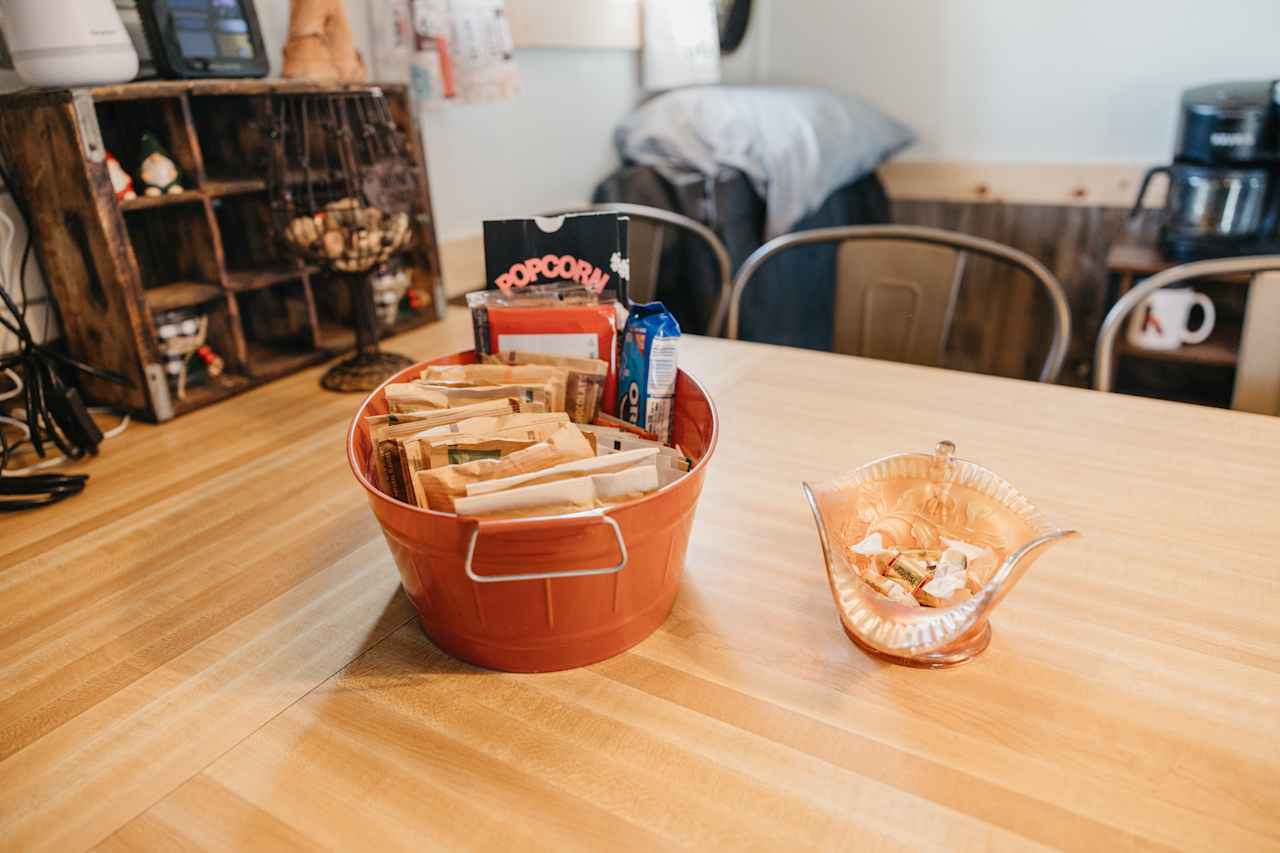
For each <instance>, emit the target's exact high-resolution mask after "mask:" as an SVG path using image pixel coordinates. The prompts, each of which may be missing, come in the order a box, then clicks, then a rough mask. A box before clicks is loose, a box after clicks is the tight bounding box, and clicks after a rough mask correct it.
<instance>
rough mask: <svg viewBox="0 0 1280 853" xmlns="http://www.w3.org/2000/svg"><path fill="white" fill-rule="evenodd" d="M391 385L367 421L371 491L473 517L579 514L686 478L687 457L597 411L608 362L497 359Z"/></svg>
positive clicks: (510, 356) (430, 369)
mask: <svg viewBox="0 0 1280 853" xmlns="http://www.w3.org/2000/svg"><path fill="white" fill-rule="evenodd" d="M486 361H487V363H485V364H470V365H446V366H431V367H428V368H427V369H426V370H424V371H423V372H422V375H421V378H419V379H417V380H415V381H412V382H404V383H397V384H392V385H388V386H387V388H386V400H387V406H388V409H389V412H388V414H386V415H374V416H370V417H369V418H368V421H369V426H370V437H371V439H372V443H373V448H374V451H373V452H374V463H375V464H374V470H375V474H376V477H377V481H378V483H377V484H378V487H379V488H381V489H382V490H383V491H384V492H386V493H387V494H389V495H391V496H392V497H394V498H396V499H398V500H401V501H404V502H405V503H410V504H415V505H417V506H420V507H423V508H428V509H433V510H439V511H441V512H457V513H458V514H460V515H469V516H500V517H519V516H535V515H556V514H562V513H569V512H578V511H581V510H585V509H592V508H595V507H600V506H606V505H608V504H612V503H620V502H622V501H627V500H631V499H632V498H635V497H639V496H640V495H643V494H645V493H647V492H651V491H654V490H655V489H658V488H661V487H662V486H664V485H666V484H667V483H670V482H674V481H675V480H676V479H678V478H679V477H680V476H682V475H683V474H684V473H685V472H687V471H688V470H689V467H690V463H689V460H688V459H687V458H686V457H685V455H684V453H683V452H682V451H680V450H679V449H676V448H671V447H667V446H665V445H663V444H662V443H661V442H659V441H656V440H655V437H654V436H651V435H647V434H644V433H641V432H639V431H637V430H634V429H633V428H630V427H627V426H626V425H624V424H622V423H621V422H616V421H613V420H612V419H608V418H607V416H604V415H601V414H600V411H599V409H600V402H601V399H602V393H601V392H602V391H603V387H604V377H605V375H606V373H607V372H608V365H607V364H606V363H605V362H603V361H599V360H597V359H587V358H574V357H567V356H555V355H539V354H527V355H526V354H522V353H506V352H504V353H498V354H494V355H490V356H487V357H486Z"/></svg>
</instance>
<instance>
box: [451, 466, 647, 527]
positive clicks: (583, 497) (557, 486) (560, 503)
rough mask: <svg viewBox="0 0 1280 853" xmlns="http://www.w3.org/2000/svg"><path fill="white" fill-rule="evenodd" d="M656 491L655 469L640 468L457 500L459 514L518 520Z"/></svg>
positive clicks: (588, 506)
mask: <svg viewBox="0 0 1280 853" xmlns="http://www.w3.org/2000/svg"><path fill="white" fill-rule="evenodd" d="M656 488H658V473H657V469H655V468H654V467H653V466H650V465H639V466H635V467H631V468H628V469H626V470H624V471H618V472H615V473H611V474H592V475H589V476H585V477H574V478H572V479H568V480H560V481H557V482H552V483H542V484H540V485H535V486H523V487H520V488H516V489H507V490H506V491H501V492H493V493H491V494H487V495H476V496H474V497H461V498H458V499H457V500H456V501H455V502H454V505H455V507H456V508H457V512H458V514H459V515H468V516H487V517H502V518H520V517H529V516H539V515H560V514H564V513H570V512H581V511H583V510H589V509H595V508H597V507H601V506H607V505H609V504H614V503H622V502H624V501H628V500H632V499H634V498H637V497H640V496H642V495H644V494H647V493H648V492H652V491H653V490H655V489H656Z"/></svg>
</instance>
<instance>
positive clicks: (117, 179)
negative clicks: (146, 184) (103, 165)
mask: <svg viewBox="0 0 1280 853" xmlns="http://www.w3.org/2000/svg"><path fill="white" fill-rule="evenodd" d="M107 175H108V176H110V178H111V188H112V189H113V190H115V191H116V201H132V200H133V199H135V198H137V197H138V194H137V193H136V192H134V190H133V178H131V177H129V173H128V172H126V171H125V170H124V167H123V166H121V165H120V161H119V160H117V159H116V158H115V155H114V154H112V153H111V152H110V151H108V152H107Z"/></svg>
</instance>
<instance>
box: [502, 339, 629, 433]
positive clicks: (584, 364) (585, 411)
mask: <svg viewBox="0 0 1280 853" xmlns="http://www.w3.org/2000/svg"><path fill="white" fill-rule="evenodd" d="M484 362H485V364H506V365H513V366H515V365H519V366H530V367H533V366H547V367H555V368H559V369H561V370H564V371H565V372H566V378H565V397H564V400H565V405H564V411H566V412H568V413H569V417H571V418H572V419H573V420H574V421H576V422H578V423H590V422H591V421H593V420H595V419H596V418H597V417H599V416H600V406H601V403H603V401H604V385H605V378H606V377H607V376H608V373H609V364H608V362H605V361H602V360H601V359H598V358H580V357H576V356H571V355H557V354H555V353H542V352H524V351H520V350H507V351H505V352H497V353H489V354H487V355H485V356H484Z"/></svg>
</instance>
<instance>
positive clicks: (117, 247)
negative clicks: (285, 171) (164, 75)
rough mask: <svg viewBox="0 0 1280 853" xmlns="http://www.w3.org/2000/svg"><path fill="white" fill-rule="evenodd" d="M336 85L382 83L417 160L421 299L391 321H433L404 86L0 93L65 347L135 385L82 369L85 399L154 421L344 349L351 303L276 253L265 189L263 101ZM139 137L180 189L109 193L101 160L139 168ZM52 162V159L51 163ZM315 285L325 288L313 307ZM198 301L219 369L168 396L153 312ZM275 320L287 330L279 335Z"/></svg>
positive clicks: (424, 194) (420, 160) (181, 84)
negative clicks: (152, 140) (154, 148)
mask: <svg viewBox="0 0 1280 853" xmlns="http://www.w3.org/2000/svg"><path fill="white" fill-rule="evenodd" d="M340 91H341V92H351V91H360V92H368V93H370V94H375V93H377V92H381V93H382V94H383V95H384V96H385V97H386V99H387V106H388V107H389V110H390V113H391V116H392V118H393V120H394V121H395V122H396V125H397V126H398V128H399V130H400V131H401V133H403V134H404V136H405V140H406V143H407V146H406V147H407V149H408V152H409V156H410V159H411V161H412V162H411V165H412V167H413V172H414V176H415V178H416V181H417V187H416V195H417V198H416V202H417V205H418V206H419V207H420V208H421V210H422V212H423V214H424V215H423V216H421V217H419V218H417V219H416V220H415V222H414V226H413V227H414V236H415V240H414V245H413V248H412V249H411V250H410V251H409V252H408V253H407V254H406V255H405V256H404V259H403V260H404V263H405V266H406V269H407V271H408V273H409V276H410V280H411V282H412V285H411V286H412V288H413V290H414V291H416V298H415V299H414V301H413V302H412V303H411V304H413V305H417V306H420V307H419V308H415V309H412V310H411V309H409V308H407V307H405V306H407V305H409V304H410V303H409V302H406V303H404V305H402V307H401V311H402V312H404V311H409V312H410V313H409V316H407V317H401V318H400V319H399V321H398V322H397V323H396V326H395V330H396V331H405V330H407V329H410V328H413V327H415V326H419V325H422V324H423V323H427V322H430V321H433V320H436V319H439V318H440V317H443V316H444V311H445V303H444V291H443V288H442V287H441V285H440V262H439V254H438V251H437V242H436V235H435V229H434V224H433V220H432V213H431V199H430V188H429V184H428V181H427V173H426V162H425V158H424V156H423V151H422V143H421V137H420V135H419V132H418V128H417V126H416V124H415V123H414V121H413V119H412V116H411V113H410V110H409V101H408V97H407V93H406V90H405V87H404V86H401V85H389V86H378V85H371V84H359V85H339V86H325V85H319V84H315V83H304V82H294V81H280V80H166V81H148V82H141V83H128V84H124V85H120V86H103V87H98V88H94V89H79V90H69V89H30V90H23V91H21V92H15V93H13V94H10V95H5V96H3V97H0V151H3V154H4V156H5V158H6V159H7V160H8V161H9V163H10V165H11V168H12V170H13V172H14V173H15V178H14V181H15V185H16V187H15V188H16V189H17V191H19V192H21V193H22V194H23V195H24V196H26V198H27V199H28V201H29V202H30V204H31V207H32V209H33V211H34V212H35V213H34V215H33V217H32V220H33V221H32V232H33V235H34V237H35V242H36V248H37V250H38V251H39V253H40V257H41V260H42V261H43V263H44V267H45V269H48V270H56V271H57V272H58V274H57V275H56V276H50V281H49V287H50V290H51V292H52V293H53V296H54V299H55V300H56V301H57V303H58V307H59V309H60V313H61V315H62V319H63V331H64V336H65V338H66V341H67V344H68V346H69V348H70V349H71V352H72V355H74V356H75V357H76V358H78V359H80V360H81V361H84V362H87V363H89V364H92V365H94V366H97V367H104V368H108V369H110V370H114V371H116V372H117V373H121V374H123V375H125V376H126V377H128V378H129V379H130V380H131V382H130V384H128V385H116V384H113V383H109V382H105V381H103V380H100V379H96V378H93V377H88V378H86V379H85V380H84V390H85V391H86V392H87V393H88V394H89V396H91V397H92V398H93V399H94V400H95V401H97V402H101V403H105V404H109V405H113V406H116V407H118V408H122V409H126V410H129V411H131V412H133V413H135V414H137V415H140V416H142V417H144V418H148V419H151V420H163V419H165V418H167V417H170V416H171V415H173V414H182V413H184V412H189V411H192V410H193V409H198V408H200V407H201V406H205V405H208V404H209V403H212V402H216V401H217V400H221V399H224V398H225V397H227V396H230V395H231V394H235V393H238V392H239V391H243V390H244V389H246V388H250V387H252V386H254V385H256V384H259V383H261V382H265V381H267V380H269V379H274V378H276V377H278V376H283V375H285V374H287V373H290V372H293V371H295V370H298V369H300V368H302V367H305V366H307V365H310V364H314V363H316V362H318V361H321V360H324V359H325V358H328V357H329V356H330V355H332V354H333V353H334V352H336V351H339V350H342V349H347V348H349V347H351V346H352V345H353V344H354V342H355V336H354V334H352V332H351V331H350V329H347V328H344V327H342V326H341V325H340V322H339V321H340V320H341V319H342V318H343V317H345V316H346V315H347V314H349V313H350V312H349V304H348V307H347V309H345V310H344V309H341V308H335V305H341V304H342V302H341V300H338V301H337V302H335V300H334V298H333V295H334V289H335V288H338V289H342V288H345V287H346V285H345V284H343V283H341V282H337V281H335V280H333V279H332V278H331V277H329V276H325V275H322V274H321V273H320V271H319V270H318V269H317V268H316V267H314V266H302V265H300V264H299V263H298V262H297V261H296V260H294V259H293V258H291V257H290V256H289V255H288V254H287V253H286V252H285V250H284V247H283V246H282V245H281V244H280V243H279V241H278V240H277V239H276V237H275V229H274V227H273V225H272V222H271V215H270V204H269V199H268V198H267V196H266V190H267V182H266V178H267V174H266V169H265V164H266V163H267V161H268V145H269V134H268V133H267V128H266V125H265V118H266V116H267V115H268V114H269V112H270V111H269V109H268V108H269V99H270V98H271V97H272V96H273V95H277V94H293V93H297V94H301V93H326V92H340ZM147 131H150V132H152V133H154V134H155V135H156V136H157V137H158V139H159V140H160V142H161V144H162V145H163V146H164V147H165V148H166V149H167V150H168V151H169V153H170V154H171V155H172V156H173V158H174V160H175V161H176V162H177V164H178V166H179V167H180V168H181V169H182V172H183V173H184V175H185V176H186V177H185V179H184V185H185V186H188V189H187V190H186V191H185V192H182V193H180V194H172V195H160V196H145V195H140V196H139V197H138V198H137V199H133V200H130V201H126V202H117V201H116V200H115V194H114V191H113V190H112V188H111V181H110V177H109V175H108V172H107V165H106V161H105V154H106V153H107V152H110V153H112V154H113V155H114V156H115V157H116V158H117V159H118V160H119V161H120V163H121V165H123V166H124V168H125V169H126V170H127V171H129V172H130V173H131V174H132V173H134V172H135V171H136V169H137V164H138V160H139V158H140V156H141V154H142V153H143V152H142V146H141V144H140V140H141V137H142V134H143V133H144V132H147ZM51 162H52V163H56V164H57V166H58V167H57V168H56V169H50V168H48V164H49V163H51ZM135 177H136V175H135ZM290 179H291V180H296V181H301V180H303V175H302V173H301V172H297V173H295V174H292V175H290ZM316 288H321V289H323V290H324V291H325V293H326V294H327V295H328V296H329V297H330V298H329V300H328V301H327V302H326V303H325V306H324V307H325V310H326V312H327V313H325V314H323V315H322V314H321V312H320V311H318V310H317V303H318V301H319V300H318V299H317V296H316ZM348 301H349V300H348ZM195 306H202V312H203V313H205V315H206V316H207V317H208V318H209V323H208V344H209V346H210V348H211V349H213V351H214V352H216V353H217V354H218V355H219V356H221V357H222V358H223V360H224V361H225V370H224V372H223V374H222V375H221V376H218V377H216V378H210V379H208V380H207V381H205V382H203V383H202V384H197V385H189V386H188V387H187V388H186V389H185V394H184V396H183V397H182V398H178V397H177V395H176V393H174V391H173V389H172V388H171V387H170V386H169V384H168V382H167V380H166V379H165V376H166V373H165V371H164V369H163V362H164V360H163V356H162V354H161V353H160V351H159V344H158V341H157V337H156V327H155V319H154V317H153V314H154V313H155V312H158V311H165V310H171V309H173V308H183V307H195ZM281 306H283V308H282V307H281ZM281 311H285V312H286V313H284V314H281V313H279V312H281ZM273 312H274V313H273ZM281 320H286V321H287V324H286V325H287V326H288V331H289V335H288V336H287V340H276V338H277V337H278V335H277V334H276V328H277V326H278V325H279V323H278V322H277V321H281ZM264 330H265V331H264Z"/></svg>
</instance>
